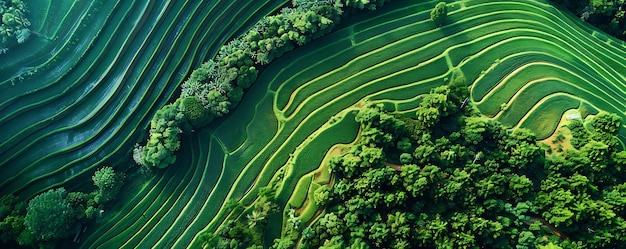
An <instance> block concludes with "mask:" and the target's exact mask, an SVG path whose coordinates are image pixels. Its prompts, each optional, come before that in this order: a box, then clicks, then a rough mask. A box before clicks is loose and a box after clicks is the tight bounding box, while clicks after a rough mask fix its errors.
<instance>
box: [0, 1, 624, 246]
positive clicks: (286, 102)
mask: <svg viewBox="0 0 626 249" xmlns="http://www.w3.org/2000/svg"><path fill="white" fill-rule="evenodd" d="M285 2H287V1H280V2H275V1H220V2H216V1H203V2H201V1H186V2H183V1H172V2H169V1H151V2H147V3H144V2H139V1H137V2H134V1H126V2H123V1H119V2H116V3H108V2H107V3H106V4H102V5H98V4H97V3H93V4H84V5H80V4H78V3H80V2H77V3H75V4H72V5H69V4H68V6H67V7H68V8H69V10H70V11H59V12H58V13H57V15H60V14H59V13H63V14H66V13H68V14H67V16H66V17H65V19H64V18H61V17H59V16H55V17H49V18H52V19H55V20H67V22H70V19H71V20H75V19H78V20H82V19H80V17H78V14H75V16H72V15H70V14H69V13H82V14H83V15H84V16H85V17H84V18H91V19H89V23H90V25H89V26H88V27H89V28H81V26H82V25H78V27H73V28H75V30H74V29H72V28H69V27H68V24H67V23H64V22H62V21H57V22H58V23H59V24H58V25H56V26H58V27H59V30H61V29H66V30H69V31H59V30H57V31H55V30H54V29H52V30H49V31H45V30H44V26H45V25H44V24H42V25H40V26H41V31H39V32H41V33H45V32H50V33H46V34H48V35H49V36H57V35H58V34H66V33H67V34H68V36H69V37H70V38H67V39H63V38H59V39H57V40H54V41H52V42H51V43H50V44H49V45H47V46H49V47H44V48H42V49H41V50H42V51H46V52H45V54H48V53H49V56H48V58H47V59H46V60H45V61H44V60H42V59H40V56H37V57H36V58H35V57H27V56H25V57H24V60H23V61H21V62H19V63H13V64H7V65H9V66H7V67H3V68H2V71H3V72H8V73H3V74H0V77H2V78H0V80H1V82H2V83H1V85H0V87H1V88H2V89H1V90H0V111H1V112H2V113H3V115H2V116H0V125H1V126H2V128H3V132H2V133H0V136H1V137H0V138H1V139H0V141H2V142H1V143H0V158H2V165H1V166H0V171H1V173H2V175H4V176H10V177H4V178H1V179H0V180H1V181H0V186H1V188H0V189H1V190H0V191H1V192H2V193H3V194H5V193H19V194H22V195H26V196H32V195H33V194H36V193H37V192H40V191H42V190H43V189H46V188H48V187H51V186H59V185H65V186H67V185H68V184H76V185H80V184H89V183H88V181H87V180H85V181H73V179H75V178H77V177H78V176H80V175H81V174H83V173H84V174H88V173H91V172H93V169H94V168H95V167H97V166H99V165H100V164H102V163H103V162H112V161H116V160H115V159H116V158H122V157H123V158H129V157H130V156H129V151H130V149H131V148H132V144H134V142H135V140H136V139H137V137H138V136H139V134H141V133H142V132H143V131H142V130H143V129H145V128H146V125H147V122H148V121H149V119H150V118H151V115H152V114H153V113H154V112H155V111H156V110H157V109H158V108H159V107H160V106H161V105H163V104H164V103H166V102H167V101H168V100H169V99H170V97H171V96H173V95H174V93H175V89H176V87H177V86H178V85H179V84H180V82H181V81H182V80H183V79H184V77H185V76H186V75H187V74H188V73H189V70H190V68H193V67H195V66H197V65H198V64H199V63H201V61H203V60H205V59H207V58H208V57H210V56H212V55H214V54H215V50H216V48H217V47H218V46H219V45H220V44H221V43H223V42H225V41H226V40H227V39H228V38H230V37H232V36H233V35H235V34H238V33H240V32H241V31H242V30H244V29H245V28H246V27H249V26H250V25H251V24H252V23H254V22H255V21H256V20H258V19H259V18H260V17H261V16H263V15H265V14H267V13H269V12H271V11H272V10H274V9H276V8H277V7H278V6H279V5H280V4H282V3H285ZM436 2H437V1H428V2H416V1H409V0H397V1H393V2H392V3H390V4H388V5H387V6H385V7H384V8H382V9H380V10H378V11H377V12H374V13H376V14H375V15H374V14H372V13H363V14H357V15H352V16H350V20H347V21H345V22H344V23H343V24H342V25H341V26H340V27H338V29H337V30H336V31H335V32H333V33H332V34H330V35H328V36H325V37H323V38H321V39H319V40H317V41H314V42H312V43H310V44H308V45H305V46H304V47H301V48H298V49H297V50H295V51H294V52H291V53H289V54H287V55H285V56H284V57H282V58H280V59H278V60H277V61H275V62H273V63H271V64H270V65H269V66H268V67H267V68H266V69H265V71H263V73H262V74H261V75H260V77H259V80H258V82H257V83H256V84H255V85H254V86H253V87H252V88H250V89H249V91H248V92H247V94H246V96H245V97H244V99H243V101H242V102H241V103H240V106H239V108H238V109H237V110H235V111H234V112H232V113H231V114H230V115H229V116H228V117H226V118H225V119H223V120H222V121H220V122H218V123H216V124H214V125H213V126H212V127H210V128H209V129H206V130H203V131H199V132H197V133H193V134H190V135H186V136H184V137H183V141H182V142H183V144H182V150H181V152H180V154H179V156H178V158H179V159H178V161H177V164H176V165H174V166H171V167H169V168H168V169H166V170H164V171H159V172H157V173H156V174H155V175H146V176H142V175H141V174H139V173H136V174H135V175H134V177H133V179H134V181H133V180H131V181H130V182H129V183H128V184H127V186H126V187H125V189H124V192H125V193H126V194H124V195H123V196H121V197H120V199H119V200H118V201H117V203H116V205H115V206H114V207H112V208H111V210H113V211H112V212H111V213H107V215H106V218H107V219H106V220H104V221H103V222H101V223H99V224H98V225H97V227H96V226H94V227H90V228H89V229H88V233H87V235H85V236H84V237H83V238H82V240H81V245H82V246H83V247H100V248H117V247H145V248H168V247H172V246H173V247H181V248H182V247H188V246H190V245H192V246H194V245H195V246H198V245H197V244H193V243H194V239H195V238H197V236H198V233H199V232H200V231H209V232H210V231H214V230H215V229H216V228H217V227H218V226H219V225H220V224H222V222H223V221H224V220H225V218H226V217H227V216H228V215H229V214H228V213H226V212H224V211H223V209H221V208H222V207H223V205H224V203H225V201H226V200H227V199H229V198H232V199H235V200H241V201H242V203H244V205H247V204H249V203H251V202H252V201H253V200H254V199H255V198H256V192H257V190H258V189H259V188H260V187H263V186H265V185H267V184H268V183H269V181H270V179H271V178H272V177H273V176H274V175H275V174H276V173H277V172H281V174H283V173H284V182H283V185H282V188H281V191H280V192H279V193H278V202H279V204H280V205H283V207H284V205H285V203H287V201H288V199H289V198H290V197H291V194H292V192H293V191H294V189H295V188H296V185H297V183H298V181H299V180H300V179H301V178H302V177H303V176H304V177H310V175H308V176H305V175H307V174H308V173H310V172H312V171H314V170H316V169H317V168H318V167H319V166H320V164H321V161H322V158H323V157H324V155H325V153H326V151H327V150H328V149H330V148H331V147H332V146H333V145H335V144H346V143H350V142H351V141H353V140H354V139H355V137H356V135H357V132H358V131H357V128H358V126H357V124H356V123H355V122H354V119H353V117H354V113H355V109H356V108H357V107H356V106H358V105H359V104H362V103H363V102H364V101H372V102H381V103H386V106H388V107H389V108H393V109H395V110H396V111H400V112H408V111H411V110H413V109H414V108H415V107H416V106H417V104H418V103H419V99H418V96H419V95H420V94H423V93H425V92H428V91H429V89H430V88H432V87H434V86H438V85H441V84H445V83H446V82H447V81H448V80H449V79H451V77H452V75H453V74H458V73H462V74H463V75H464V76H465V78H466V80H467V83H468V85H470V87H471V96H468V97H470V99H471V101H472V102H473V103H474V104H475V105H476V106H477V107H478V109H479V110H480V111H481V112H483V113H484V114H485V115H487V116H489V117H491V118H494V119H497V120H499V121H501V122H503V123H505V124H507V125H510V126H514V127H528V128H531V129H533V130H534V131H535V132H537V133H538V134H539V137H547V136H549V135H550V134H551V133H552V131H553V130H554V129H555V127H556V124H557V122H558V121H559V120H560V119H561V115H562V114H563V113H564V112H565V111H566V110H568V109H573V108H577V107H578V106H580V105H581V104H584V105H588V106H591V107H593V108H594V109H597V110H605V111H608V112H614V113H618V114H620V115H621V116H622V117H623V118H624V119H625V120H626V114H625V111H626V101H625V96H626V83H625V82H626V81H625V78H626V44H624V43H622V42H620V41H617V40H614V39H613V38H608V37H607V36H606V35H603V34H601V33H598V32H597V31H595V29H593V28H591V27H589V26H587V25H585V24H583V23H581V22H580V21H579V20H578V19H577V18H576V17H574V16H570V15H567V14H564V13H562V12H561V11H559V10H557V9H555V8H554V7H552V6H551V5H549V4H547V3H546V2H544V1H535V0H516V1H487V0H477V1H471V0H468V1H456V2H449V14H448V20H447V21H446V23H445V25H443V26H442V27H436V26H435V25H434V24H433V23H432V21H431V20H430V19H429V12H430V10H431V9H432V7H433V6H434V5H435V3H436ZM50 6H52V5H50ZM51 8H52V7H51ZM73 8H81V9H78V10H76V11H75V12H72V11H73ZM96 8H98V10H97V12H96ZM79 10H80V11H79ZM50 13H54V12H50ZM85 13H87V14H85ZM89 13H92V15H91V17H89V16H88V15H89ZM85 20H87V19H85ZM85 20H83V22H84V21H85ZM123 23H124V24H128V23H132V24H133V25H122V24H123ZM53 27H54V25H53ZM94 27H98V28H94ZM86 32H93V34H91V33H89V34H90V35H86V34H87V33H86ZM55 34H56V35H55ZM72 42H74V43H72ZM49 51H52V52H54V53H52V52H49ZM44 57H45V56H44ZM0 60H8V59H7V58H0ZM2 63H4V62H2ZM2 65H4V64H2ZM24 65H31V66H32V67H33V68H41V70H38V71H37V72H35V73H33V75H32V76H26V77H24V79H23V80H22V81H19V82H14V84H15V85H12V84H11V80H12V78H10V77H7V76H8V75H14V73H12V72H17V71H19V68H21V67H24ZM503 104H504V106H505V107H506V108H502V107H503ZM620 139H621V140H622V141H626V128H623V129H621V130H620ZM281 168H282V170H279V169H281ZM309 182H311V181H309ZM70 188H71V187H70ZM303 193H304V192H303ZM297 198H299V197H297ZM271 219H273V220H272V221H270V224H278V223H274V222H280V219H281V217H279V216H274V217H271ZM278 229H279V228H277V227H274V229H271V230H272V231H269V232H268V235H273V236H276V235H277V234H278V233H279V232H280V231H278ZM196 242H197V240H196Z"/></svg>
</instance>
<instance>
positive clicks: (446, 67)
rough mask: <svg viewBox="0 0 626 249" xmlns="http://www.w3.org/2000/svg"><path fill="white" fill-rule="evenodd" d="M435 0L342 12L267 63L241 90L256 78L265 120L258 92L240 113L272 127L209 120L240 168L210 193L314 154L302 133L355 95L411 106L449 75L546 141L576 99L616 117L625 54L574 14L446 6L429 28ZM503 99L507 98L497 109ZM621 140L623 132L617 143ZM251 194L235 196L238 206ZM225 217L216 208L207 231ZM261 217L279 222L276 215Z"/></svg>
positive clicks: (512, 4)
mask: <svg viewBox="0 0 626 249" xmlns="http://www.w3.org/2000/svg"><path fill="white" fill-rule="evenodd" d="M435 3H436V1H431V2H427V3H415V2H414V1H394V3H392V4H390V5H389V6H387V7H385V8H384V9H383V10H382V11H383V12H381V13H377V14H376V15H371V14H369V13H368V14H363V15H356V16H353V17H352V18H353V19H352V20H351V21H350V22H349V23H347V24H345V25H342V28H341V29H339V30H337V31H336V32H334V33H333V34H331V35H329V36H327V37H324V38H322V39H321V40H318V41H315V42H313V43H311V44H309V45H307V46H305V47H303V48H300V49H298V50H296V51H295V52H293V53H290V54H288V55H286V56H285V57H283V58H281V59H279V60H277V61H276V62H274V63H272V64H271V65H270V66H269V68H268V69H267V70H266V71H265V72H264V73H263V74H262V75H261V77H260V81H259V83H257V85H256V86H255V88H254V89H253V90H252V91H254V93H253V94H254V95H261V94H262V93H259V92H262V91H263V89H264V88H265V85H267V91H268V95H269V96H272V97H273V99H274V102H273V106H272V108H273V117H267V115H271V113H270V114H266V113H267V112H268V110H264V109H262V108H269V107H268V105H269V104H268V103H266V102H267V101H268V100H267V99H264V101H263V102H257V100H260V99H261V97H254V100H255V101H252V102H253V103H257V105H256V108H254V111H253V110H250V109H248V110H246V111H241V112H250V113H249V116H254V115H255V114H256V116H255V119H261V118H260V116H261V117H264V118H263V119H266V120H267V122H268V123H266V125H267V127H271V131H273V130H274V128H273V127H274V124H273V123H272V122H278V129H277V131H276V134H275V135H274V136H273V137H270V136H269V135H267V134H264V133H271V132H270V129H269V128H266V127H262V128H259V127H258V126H263V125H262V124H255V125H250V124H247V125H246V130H247V131H248V133H247V134H248V137H240V136H237V138H232V137H231V136H230V134H232V133H231V132H230V131H233V130H237V129H239V128H237V127H236V122H240V121H241V120H244V119H242V117H232V119H228V121H226V122H225V123H224V124H223V125H222V126H220V127H219V128H218V129H217V131H216V135H217V136H218V137H223V138H224V140H226V141H230V142H228V143H226V144H229V145H230V146H231V148H233V149H234V154H233V155H232V156H236V157H237V159H236V162H237V164H238V163H242V164H244V163H245V165H246V166H245V167H244V166H241V165H239V167H244V170H243V171H242V172H243V173H242V174H240V176H239V178H238V179H237V180H235V184H234V185H232V186H231V185H229V184H224V185H221V186H219V188H220V189H222V188H229V189H230V192H229V197H232V198H236V199H237V198H239V197H240V196H244V195H243V194H244V193H245V192H246V190H247V189H248V188H249V186H250V184H251V183H253V182H255V180H254V179H255V178H253V177H257V178H256V181H258V182H257V184H260V185H262V184H264V183H266V182H267V180H268V179H270V177H271V173H272V172H277V169H278V168H279V167H281V166H283V165H285V164H287V162H288V161H289V160H290V158H298V157H300V156H301V155H305V156H307V157H316V156H312V155H311V154H312V153H311V152H310V151H308V150H302V151H298V150H297V149H296V148H298V146H302V145H303V144H304V143H305V142H304V141H305V140H304V139H305V135H306V134H313V133H315V132H320V131H323V130H325V129H326V128H320V127H321V124H322V123H323V122H325V121H326V120H328V119H330V118H331V117H333V116H334V115H336V114H337V113H340V112H341V110H345V109H347V108H350V107H351V106H352V105H354V104H356V103H358V102H359V101H362V100H364V99H370V100H374V101H382V102H390V103H392V104H395V106H396V108H397V110H399V111H407V110H410V109H412V108H414V107H415V106H416V104H415V103H416V102H417V101H416V95H419V94H421V93H424V92H426V91H428V89H430V88H431V87H433V86H437V85H441V84H443V83H444V82H446V81H447V80H448V79H450V78H451V77H452V74H453V72H457V73H458V72H459V70H460V72H462V73H463V74H464V75H465V77H466V78H467V80H468V84H471V86H472V95H471V96H470V97H471V100H472V101H473V102H474V103H475V104H476V105H477V106H478V108H479V109H480V110H481V111H483V112H485V113H486V114H488V115H489V116H491V117H493V118H494V119H498V120H499V121H501V122H504V123H505V124H508V125H511V126H521V127H528V128H531V129H533V130H534V131H535V132H537V133H538V134H539V136H541V137H545V136H549V135H550V134H551V132H552V130H553V129H554V126H555V125H556V124H557V122H558V120H560V116H561V114H562V113H563V112H564V111H565V110H567V109H571V108H576V107H578V105H579V104H580V103H581V102H584V103H586V104H589V105H591V106H593V107H595V108H597V109H601V110H606V111H610V112H616V113H620V114H621V115H622V116H624V110H625V109H626V106H624V102H623V101H619V98H622V99H623V96H625V95H626V93H625V89H626V87H625V85H624V83H622V82H623V79H624V77H625V75H624V73H623V72H625V70H624V62H626V61H625V60H624V55H626V51H625V50H624V46H623V45H622V43H621V42H619V41H616V40H612V39H611V40H602V39H598V37H599V35H598V33H596V32H595V31H594V30H593V29H591V28H589V27H588V26H585V25H584V24H581V23H580V22H579V21H578V20H577V19H576V18H575V17H571V16H569V15H566V14H563V13H561V12H560V11H558V10H557V9H555V8H553V7H551V6H550V5H548V4H546V3H545V2H541V1H530V0H520V1H506V2H505V1H502V2H493V1H463V2H462V3H461V2H451V3H450V5H449V6H450V12H449V13H450V14H449V18H448V21H447V23H446V25H444V26H442V27H439V28H437V27H435V26H434V25H433V24H432V22H431V21H430V20H429V15H428V14H429V11H430V9H431V8H432V6H434V4H435ZM605 39H606V38H605ZM248 97H249V96H248ZM248 97H246V98H248ZM502 103H507V105H508V108H507V109H506V111H503V112H501V111H500V106H501V104H502ZM246 105H249V104H248V103H243V104H242V106H246ZM239 111H240V110H238V112H239ZM233 120H235V121H233ZM245 120H247V119H245ZM272 120H275V121H272ZM255 123H256V122H255ZM260 129H263V130H264V131H263V132H261V131H259V130H260ZM302 132H304V133H302ZM233 133H234V132H233ZM339 134H341V132H337V133H333V135H329V136H331V137H330V138H329V137H326V136H324V137H322V136H319V137H316V136H313V138H311V141H316V140H323V139H336V140H335V141H334V143H341V139H337V138H333V136H335V137H337V135H339ZM624 135H626V132H624V130H623V131H622V133H621V135H620V136H621V138H622V139H624V138H626V137H624ZM259 138H261V139H259ZM277 140H278V141H277ZM327 144H332V142H331V141H329V142H327ZM327 148H328V147H326V146H322V148H321V150H323V149H327ZM231 150H232V149H230V150H228V151H231ZM239 150H244V151H245V154H240V153H239ZM289 154H292V156H289ZM321 156H323V153H319V154H318V155H317V157H321ZM246 157H248V158H249V159H246ZM310 160H312V162H311V163H313V165H315V166H317V165H319V164H315V163H316V161H315V160H313V158H311V159H310ZM226 164H227V165H228V166H226V167H225V168H230V167H231V166H230V165H232V167H235V168H236V169H237V170H239V169H240V168H239V167H237V165H236V164H231V162H230V161H229V160H226ZM311 166H312V165H310V163H307V162H299V163H295V164H294V166H293V167H292V168H291V170H292V174H295V176H296V177H293V176H294V175H292V177H288V178H286V181H287V182H285V186H283V191H281V192H280V193H279V196H278V200H279V202H281V204H282V205H284V204H285V202H286V201H287V198H289V196H290V195H291V192H292V190H293V189H294V188H295V184H296V182H297V180H298V179H299V178H298V177H297V176H302V175H305V173H308V172H310V171H312V170H313V169H311ZM290 167H291V166H290ZM250 171H252V176H250V174H251V173H250ZM259 172H261V174H257V173H259ZM288 172H289V169H288ZM230 177H232V176H230ZM294 179H295V180H294ZM252 193H253V192H252ZM253 197H254V194H252V195H251V196H250V195H248V196H244V197H243V199H242V200H244V203H247V202H248V201H249V200H251V199H253ZM293 198H296V199H298V198H301V197H293ZM294 200H295V199H294ZM224 217H225V214H222V215H218V217H216V218H215V219H214V221H213V222H212V223H211V226H209V227H208V230H209V231H212V230H214V229H215V228H216V227H217V224H215V223H216V222H218V223H219V222H221V221H222V220H223V219H224ZM270 224H281V222H280V217H274V218H273V220H271V221H270ZM277 229H278V228H277V227H275V226H274V227H273V229H270V230H271V231H270V232H269V233H268V235H271V236H278V231H277Z"/></svg>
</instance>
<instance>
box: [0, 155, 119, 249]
mask: <svg viewBox="0 0 626 249" xmlns="http://www.w3.org/2000/svg"><path fill="white" fill-rule="evenodd" d="M124 178H125V176H124V174H123V173H117V172H115V171H114V170H113V168H111V167H103V168H101V169H99V170H97V171H96V172H95V173H94V175H93V177H92V180H93V183H94V185H95V186H96V187H97V189H96V190H94V191H92V192H90V193H84V192H67V191H66V190H65V188H62V187H61V188H57V189H51V190H48V191H47V192H44V193H41V194H39V195H37V196H35V197H34V198H33V199H31V200H30V201H28V204H27V203H26V202H20V201H19V199H18V198H17V197H15V196H13V195H7V196H3V197H2V198H1V199H0V239H1V242H2V244H1V245H2V247H3V248H16V247H23V248H36V247H39V248H56V247H57V246H58V243H60V240H62V239H66V238H68V237H70V236H72V235H74V242H77V241H78V236H79V235H80V233H81V231H82V226H83V225H85V224H87V223H89V222H90V221H92V220H94V219H96V218H98V217H101V216H102V214H103V213H104V207H105V204H106V203H107V202H109V201H111V200H113V199H115V197H116V196H117V194H118V192H119V191H120V188H121V186H122V184H123V181H124Z"/></svg>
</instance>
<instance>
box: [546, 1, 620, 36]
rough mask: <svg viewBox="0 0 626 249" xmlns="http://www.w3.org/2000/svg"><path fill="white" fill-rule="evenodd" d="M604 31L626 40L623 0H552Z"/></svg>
mask: <svg viewBox="0 0 626 249" xmlns="http://www.w3.org/2000/svg"><path fill="white" fill-rule="evenodd" d="M551 1H552V2H555V3H557V4H560V5H562V6H564V7H566V8H567V9H568V10H570V11H571V12H572V13H574V14H576V15H577V16H579V17H580V19H581V20H583V21H586V22H588V23H590V24H592V25H594V26H596V27H598V28H599V29H601V30H602V31H604V32H606V33H608V34H610V35H612V36H614V37H616V38H618V39H621V40H626V26H625V23H626V17H624V14H625V13H626V5H625V2H624V1H623V0H551Z"/></svg>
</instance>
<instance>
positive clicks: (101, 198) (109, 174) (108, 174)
mask: <svg viewBox="0 0 626 249" xmlns="http://www.w3.org/2000/svg"><path fill="white" fill-rule="evenodd" d="M124 178H125V176H124V174H123V173H116V172H115V171H114V170H113V168H112V167H110V166H105V167H103V168H101V169H99V170H96V172H95V173H94V175H93V176H92V177H91V179H92V180H93V183H94V185H96V186H98V191H96V195H95V197H94V201H95V202H96V203H98V204H100V203H105V202H108V201H110V200H113V199H115V197H116V196H117V193H118V192H119V191H120V189H121V187H122V184H123V182H124ZM70 194H71V193H70Z"/></svg>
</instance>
